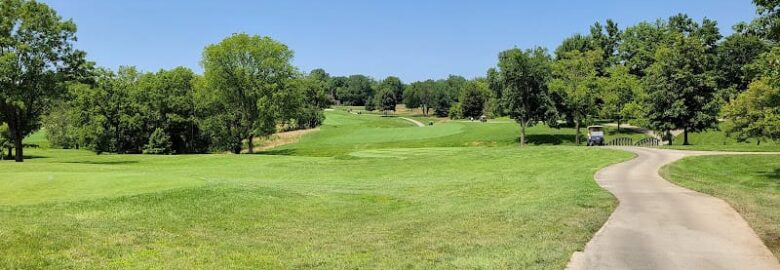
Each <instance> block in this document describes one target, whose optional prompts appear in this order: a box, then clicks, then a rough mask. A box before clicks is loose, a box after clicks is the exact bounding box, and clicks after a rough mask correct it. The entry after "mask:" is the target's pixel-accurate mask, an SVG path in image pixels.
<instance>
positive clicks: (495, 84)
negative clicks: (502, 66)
mask: <svg viewBox="0 0 780 270" xmlns="http://www.w3.org/2000/svg"><path fill="white" fill-rule="evenodd" d="M485 83H487V86H488V89H490V92H491V94H490V98H489V100H488V101H487V104H486V106H487V109H486V110H485V111H486V113H488V114H491V115H493V116H504V115H506V113H505V112H504V108H503V107H502V106H501V104H502V103H501V102H500V101H501V97H502V96H503V89H504V87H503V86H502V85H501V76H500V74H499V73H498V71H497V70H496V69H495V68H489V69H488V71H487V77H485Z"/></svg>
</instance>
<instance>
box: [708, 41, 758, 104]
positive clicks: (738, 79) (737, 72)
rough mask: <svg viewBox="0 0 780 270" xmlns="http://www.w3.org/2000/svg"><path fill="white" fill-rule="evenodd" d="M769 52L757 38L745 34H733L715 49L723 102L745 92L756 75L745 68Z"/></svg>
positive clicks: (719, 86)
mask: <svg viewBox="0 0 780 270" xmlns="http://www.w3.org/2000/svg"><path fill="white" fill-rule="evenodd" d="M767 50H769V45H768V44H767V43H766V42H765V41H764V40H762V39H761V38H760V37H759V36H757V35H754V34H750V33H747V32H735V33H734V34H732V35H730V36H728V37H726V39H725V40H723V42H721V43H720V45H719V46H718V48H717V68H716V69H715V70H716V71H717V72H718V73H719V76H718V89H719V90H718V91H719V95H720V97H721V98H722V99H724V100H725V101H729V100H731V99H732V98H734V97H736V96H737V95H738V94H739V93H741V92H743V91H745V90H746V89H747V87H748V85H749V84H750V82H751V81H753V79H754V78H755V75H756V74H753V73H751V72H750V71H749V70H748V69H746V68H745V66H746V65H748V64H750V63H752V62H753V61H755V60H756V58H758V56H759V55H761V54H762V53H764V52H766V51H767Z"/></svg>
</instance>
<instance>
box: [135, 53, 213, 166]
mask: <svg viewBox="0 0 780 270" xmlns="http://www.w3.org/2000/svg"><path fill="white" fill-rule="evenodd" d="M194 77H195V73H193V72H192V70H190V69H189V68H185V67H176V68H174V69H171V70H160V71H158V72H156V73H145V74H142V75H140V77H139V78H138V83H137V87H135V88H134V89H135V90H134V91H133V92H132V93H131V95H132V99H133V100H132V102H133V103H135V105H136V106H138V107H139V110H140V111H141V114H142V115H143V117H144V123H145V126H144V128H143V129H144V131H143V133H144V135H145V136H144V137H149V136H150V135H151V133H152V132H154V131H155V130H157V129H158V128H159V129H162V130H163V131H165V132H166V133H167V135H168V137H169V138H170V140H171V153H198V152H204V151H205V150H206V149H207V148H208V147H207V145H206V141H205V140H204V138H203V135H202V130H201V129H200V127H199V126H198V124H197V119H196V115H195V99H194V91H195V90H194V88H193V86H192V80H193V78H194Z"/></svg>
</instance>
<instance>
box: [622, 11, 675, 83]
mask: <svg viewBox="0 0 780 270" xmlns="http://www.w3.org/2000/svg"><path fill="white" fill-rule="evenodd" d="M666 33H667V31H666V30H665V29H664V26H663V23H662V22H660V21H659V22H656V23H655V24H652V23H648V22H640V23H639V24H637V25H634V26H631V27H628V28H626V29H625V31H623V35H622V38H623V39H622V43H620V45H619V49H618V51H619V53H618V55H619V58H620V60H621V61H623V62H624V65H625V66H626V67H628V69H629V71H630V72H631V74H633V75H636V76H639V77H644V76H645V69H647V68H648V67H650V65H652V64H653V62H654V61H655V51H656V50H657V49H658V47H659V46H661V45H663V44H667V43H668V35H667V34H666Z"/></svg>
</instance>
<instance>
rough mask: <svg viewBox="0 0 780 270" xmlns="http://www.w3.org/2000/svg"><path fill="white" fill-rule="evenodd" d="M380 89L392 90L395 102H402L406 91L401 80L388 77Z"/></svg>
mask: <svg viewBox="0 0 780 270" xmlns="http://www.w3.org/2000/svg"><path fill="white" fill-rule="evenodd" d="M379 88H380V89H382V88H388V89H390V90H392V92H393V94H394V95H395V100H397V101H401V100H403V98H404V89H405V88H406V86H405V85H404V83H403V82H401V79H399V78H398V77H394V76H388V77H387V78H385V79H384V80H382V83H380V85H379ZM394 111H395V110H394Z"/></svg>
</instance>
